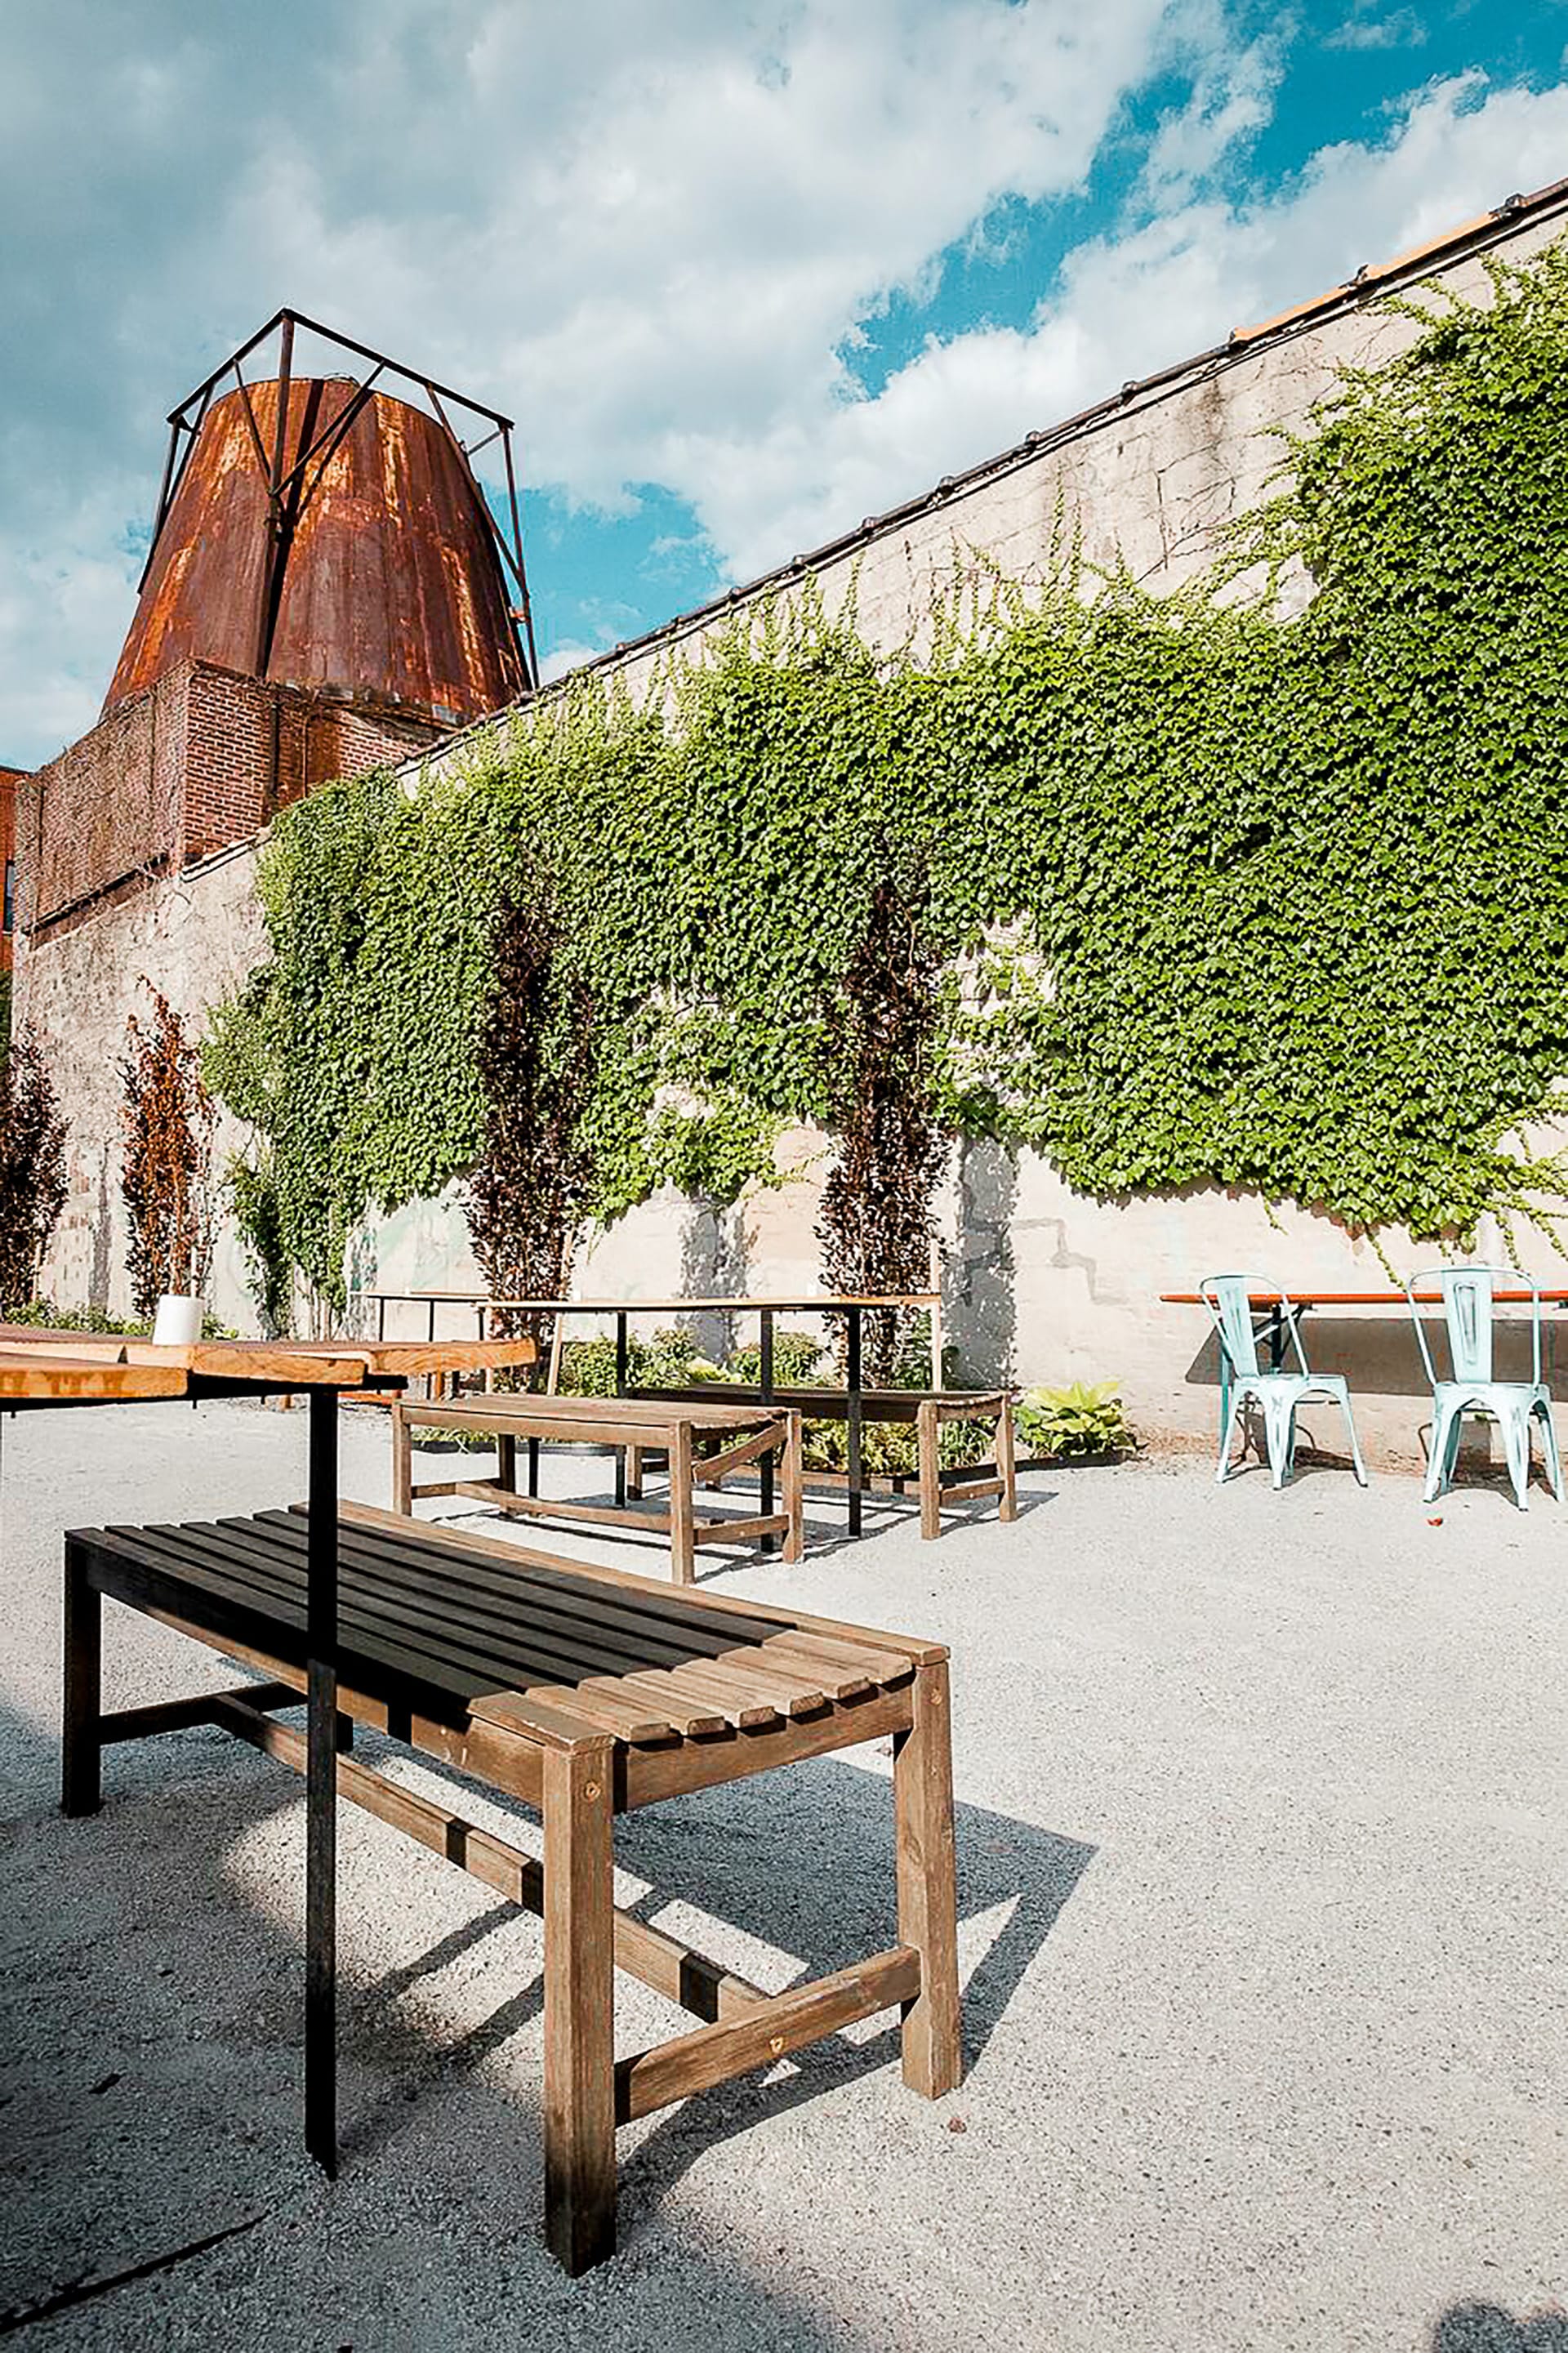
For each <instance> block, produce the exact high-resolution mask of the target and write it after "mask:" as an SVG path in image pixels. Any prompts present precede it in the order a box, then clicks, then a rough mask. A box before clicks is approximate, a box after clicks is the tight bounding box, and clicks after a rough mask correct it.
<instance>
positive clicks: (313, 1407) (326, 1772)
mask: <svg viewBox="0 0 1568 2353" xmlns="http://www.w3.org/2000/svg"><path fill="white" fill-rule="evenodd" d="M403 1386H404V1381H403V1377H401V1376H400V1375H396V1374H390V1373H384V1374H376V1373H370V1374H369V1375H368V1377H367V1378H366V1380H365V1381H364V1383H363V1388H367V1389H386V1388H402V1387H403ZM301 1389H303V1390H304V1393H305V1394H306V1396H307V1397H308V1398H309V1399H310V1425H309V1447H308V1470H307V1478H306V1499H307V1503H308V1506H309V1512H310V1518H309V1523H308V1530H309V1532H308V1535H307V1539H306V1619H305V1649H306V1669H305V1676H306V1691H305V1704H306V1770H305V2146H306V2148H307V2149H308V2150H309V2152H310V2155H311V2156H312V2157H313V2158H315V2159H316V2162H317V2163H318V2164H319V2165H320V2166H321V2168H322V2170H323V2171H324V2172H325V2173H326V2175H327V2176H328V2178H329V2179H332V2178H334V2177H335V2176H336V2173H337V2168H338V2126H337V2109H338V2098H337V1751H338V1743H339V1736H340V1723H339V1716H338V1705H337V1700H338V1641H337V1630H338V1396H339V1390H338V1388H337V1387H336V1386H335V1385H328V1384H325V1383H302V1382H300V1381H298V1380H288V1381H281V1380H265V1379H262V1380H245V1379H239V1378H231V1377H223V1376H218V1375H213V1374H204V1373H195V1372H193V1373H192V1374H191V1375H190V1376H189V1386H188V1388H186V1389H185V1391H184V1395H183V1396H180V1397H175V1398H170V1399H168V1400H167V1402H168V1403H170V1404H172V1405H184V1404H190V1405H192V1406H197V1405H204V1404H208V1403H211V1402H213V1401H214V1400H216V1399H218V1398H237V1397H247V1398H258V1397H285V1396H298V1395H299V1394H300V1390H301ZM356 1393H357V1392H356ZM150 1402H161V1400H150ZM88 1409H89V1406H88V1404H87V1401H85V1400H84V1401H83V1403H82V1404H79V1405H72V1404H70V1403H68V1401H65V1400H62V1399H58V1398H36V1399H35V1398H14V1399H12V1398H8V1399H6V1400H5V1404H4V1406H3V1407H0V1414H4V1413H41V1412H50V1411H58V1412H81V1411H84V1410H88ZM67 1650H68V1651H69V1631H68V1635H67ZM96 1780H97V1776H96V1774H95V1775H94V1783H95V1786H94V1788H92V1789H90V1790H84V1789H83V1788H81V1787H80V1786H79V1785H73V1782H72V1778H71V1777H70V1775H69V1773H67V1774H66V1776H65V1778H64V1784H63V1787H62V1789H61V1805H62V1810H63V1811H64V1812H66V1813H67V1814H82V1813H94V1812H96V1811H97V1810H98V1794H97V1788H96Z"/></svg>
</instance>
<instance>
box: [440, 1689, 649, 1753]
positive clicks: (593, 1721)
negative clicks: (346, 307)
mask: <svg viewBox="0 0 1568 2353" xmlns="http://www.w3.org/2000/svg"><path fill="white" fill-rule="evenodd" d="M607 1682H608V1679H606V1683H607ZM518 1696H519V1697H520V1698H521V1700H522V1701H523V1702H525V1704H527V1705H528V1706H529V1707H548V1708H551V1709H557V1708H558V1709H560V1710H562V1711H563V1712H566V1713H570V1714H572V1715H575V1716H578V1717H580V1718H581V1719H582V1721H583V1722H584V1724H589V1725H593V1727H594V1729H595V1731H596V1732H608V1733H610V1734H613V1736H615V1738H616V1739H617V1740H626V1741H630V1742H632V1743H633V1744H634V1745H635V1746H638V1747H642V1746H647V1744H648V1743H650V1742H658V1741H669V1740H679V1738H680V1737H681V1733H680V1727H679V1725H675V1724H672V1723H671V1722H670V1719H669V1711H668V1708H660V1709H650V1708H649V1707H648V1705H647V1700H646V1697H643V1696H642V1695H640V1694H639V1695H638V1696H637V1699H636V1700H635V1701H633V1700H629V1699H627V1698H626V1697H625V1696H619V1697H617V1696H614V1695H613V1694H612V1693H611V1691H610V1690H609V1689H608V1688H607V1687H605V1685H599V1686H595V1685H591V1684H586V1683H532V1684H531V1685H530V1686H529V1688H528V1689H527V1690H526V1691H524V1692H522V1693H521V1694H518ZM508 1697H510V1694H503V1693H498V1694H495V1695H494V1696H493V1697H491V1698H489V1699H487V1700H486V1701H485V1703H484V1705H485V1710H486V1715H485V1721H486V1722H487V1723H497V1722H499V1721H500V1717H499V1716H498V1715H496V1714H495V1712H494V1711H495V1708H496V1704H497V1702H498V1701H500V1700H504V1699H505V1698H508Z"/></svg>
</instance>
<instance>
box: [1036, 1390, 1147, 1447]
mask: <svg viewBox="0 0 1568 2353" xmlns="http://www.w3.org/2000/svg"><path fill="white" fill-rule="evenodd" d="M1016 1419H1017V1424H1018V1435H1019V1436H1020V1438H1022V1440H1023V1441H1024V1443H1025V1445H1026V1447H1027V1448H1028V1450H1029V1451H1030V1452H1031V1453H1032V1454H1045V1455H1050V1456H1052V1457H1054V1458H1055V1459H1056V1460H1057V1461H1074V1460H1075V1459H1082V1458H1086V1457H1089V1456H1093V1455H1097V1454H1121V1453H1122V1452H1124V1451H1126V1450H1127V1449H1128V1448H1130V1447H1133V1446H1136V1444H1137V1443H1138V1440H1137V1438H1136V1436H1135V1435H1134V1432H1133V1430H1132V1429H1131V1424H1130V1423H1129V1422H1128V1419H1127V1417H1126V1415H1125V1413H1124V1412H1123V1411H1122V1409H1121V1387H1120V1385H1119V1384H1118V1383H1117V1382H1115V1381H1097V1382H1089V1381H1074V1382H1072V1383H1071V1384H1070V1385H1069V1386H1068V1388H1064V1389H1047V1388H1034V1389H1026V1390H1025V1392H1024V1394H1023V1396H1022V1397H1021V1398H1019V1400H1018V1406H1017V1416H1016Z"/></svg>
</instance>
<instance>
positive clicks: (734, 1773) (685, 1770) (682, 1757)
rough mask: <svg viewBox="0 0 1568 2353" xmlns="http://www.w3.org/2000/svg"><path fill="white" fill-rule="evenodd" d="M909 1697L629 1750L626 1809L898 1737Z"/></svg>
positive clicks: (901, 1694)
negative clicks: (765, 1728)
mask: <svg viewBox="0 0 1568 2353" xmlns="http://www.w3.org/2000/svg"><path fill="white" fill-rule="evenodd" d="M910 1696H911V1694H910V1693H909V1692H908V1691H897V1692H879V1693H878V1694H876V1696H875V1697H874V1698H871V1699H864V1700H858V1701H856V1702H855V1703H854V1704H852V1705H851V1706H847V1707H835V1708H830V1709H829V1710H828V1712H827V1713H826V1715H816V1716H812V1717H810V1718H808V1719H807V1720H806V1721H805V1722H804V1723H800V1724H794V1723H791V1724H785V1725H781V1726H780V1727H779V1729H778V1730H777V1731H776V1732H731V1734H730V1736H729V1737H728V1738H727V1739H713V1740H687V1741H683V1742H682V1743H681V1745H680V1746H679V1747H678V1748H637V1749H630V1750H628V1751H627V1753H626V1794H625V1799H624V1810H626V1811H627V1812H630V1811H632V1810H635V1809H636V1808H637V1807H638V1806H653V1805H658V1804H660V1803H662V1801H663V1800H664V1799H666V1798H684V1797H689V1796H690V1795H691V1794H692V1792H693V1791H695V1790H698V1789H712V1788H719V1787H720V1786H721V1784H723V1783H724V1782H726V1781H744V1780H748V1779H750V1778H751V1777H752V1774H754V1773H769V1772H772V1771H773V1768H774V1767H775V1766H779V1765H795V1764H799V1763H800V1762H801V1761H802V1760H803V1759H804V1758H805V1757H826V1756H830V1755H831V1754H832V1752H833V1751H834V1750H835V1749H837V1748H854V1747H857V1746H858V1745H859V1743H860V1742H861V1741H863V1740H886V1739H888V1738H889V1736H897V1735H898V1734H899V1733H900V1731H902V1730H903V1729H904V1728H905V1727H906V1726H907V1725H908V1724H909V1721H910Z"/></svg>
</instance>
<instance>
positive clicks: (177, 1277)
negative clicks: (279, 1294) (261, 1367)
mask: <svg viewBox="0 0 1568 2353" xmlns="http://www.w3.org/2000/svg"><path fill="white" fill-rule="evenodd" d="M148 987H149V989H150V993H151V996H152V998H153V1019H152V1022H151V1024H150V1025H149V1024H144V1023H142V1022H141V1021H139V1020H138V1019H137V1018H136V1016H135V1014H134V1013H132V1015H131V1016H130V1018H129V1019H128V1020H127V1022H126V1024H125V1036H126V1050H125V1053H124V1056H123V1058H122V1059H121V1065H120V1085H121V1108H120V1121H121V1136H122V1138H123V1157H122V1160H121V1178H120V1189H121V1193H122V1195H123V1196H124V1200H125V1208H126V1213H127V1215H128V1217H129V1218H130V1220H131V1239H130V1242H129V1244H128V1246H127V1249H126V1253H125V1265H126V1271H127V1272H128V1274H129V1275H130V1277H131V1296H132V1304H133V1305H134V1307H135V1310H136V1313H137V1314H138V1315H141V1316H146V1317H150V1316H151V1315H152V1314H153V1310H154V1309H155V1308H156V1306H157V1304H158V1302H159V1300H160V1298H162V1296H163V1293H165V1292H181V1293H185V1294H186V1295H187V1296H189V1297H191V1298H194V1299H199V1298H201V1297H202V1295H203V1294H204V1293H205V1290H206V1287H207V1282H208V1278H209V1277H210V1275H211V1273H212V1262H213V1241H214V1237H215V1228H216V1197H215V1187H214V1184H213V1129H214V1127H215V1126H216V1123H217V1105H216V1103H215V1102H214V1101H213V1098H212V1096H211V1095H210V1094H209V1093H208V1092H207V1090H206V1086H205V1083H204V1082H203V1079H202V1066H201V1051H200V1049H199V1048H198V1047H196V1046H194V1045H192V1044H191V1043H190V1041H189V1040H188V1039H186V1036H185V1032H184V1024H183V1023H182V1022H181V1019H180V1017H179V1015H178V1014H177V1013H176V1012H175V1010H174V1007H173V1006H172V1005H171V1004H170V1003H169V1000H168V998H167V997H164V996H163V994H162V992H161V991H160V990H158V989H156V988H152V987H151V984H150V983H149V984H148Z"/></svg>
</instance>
